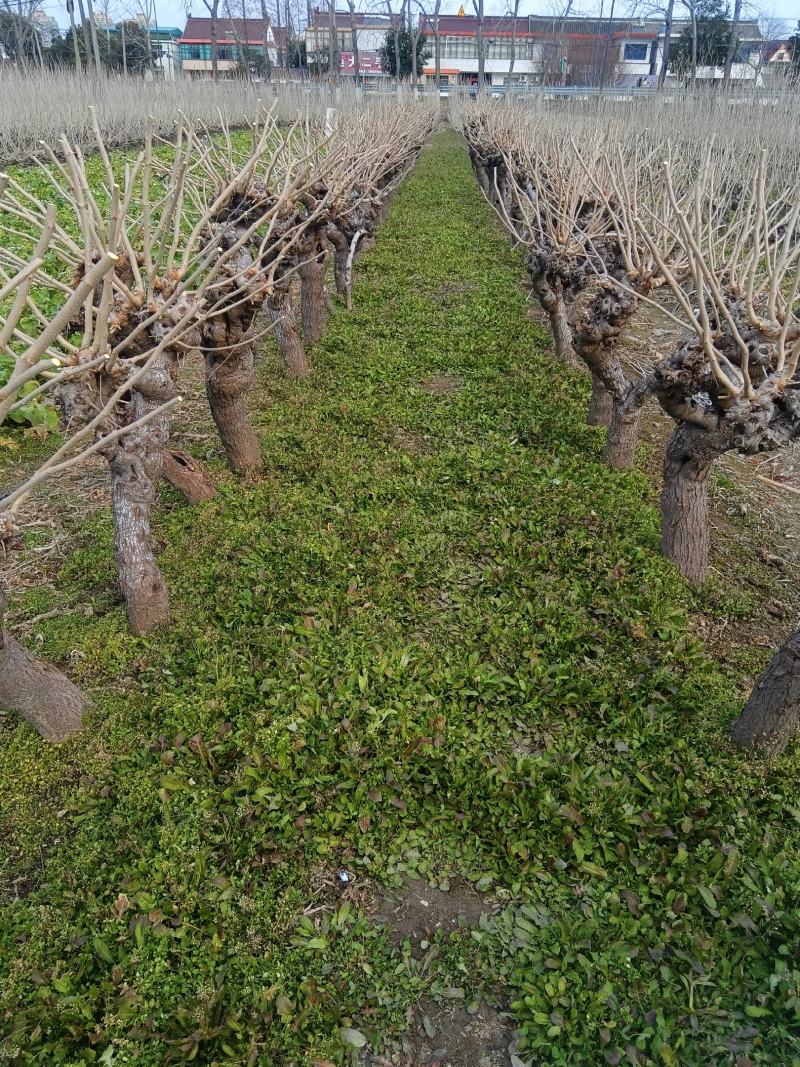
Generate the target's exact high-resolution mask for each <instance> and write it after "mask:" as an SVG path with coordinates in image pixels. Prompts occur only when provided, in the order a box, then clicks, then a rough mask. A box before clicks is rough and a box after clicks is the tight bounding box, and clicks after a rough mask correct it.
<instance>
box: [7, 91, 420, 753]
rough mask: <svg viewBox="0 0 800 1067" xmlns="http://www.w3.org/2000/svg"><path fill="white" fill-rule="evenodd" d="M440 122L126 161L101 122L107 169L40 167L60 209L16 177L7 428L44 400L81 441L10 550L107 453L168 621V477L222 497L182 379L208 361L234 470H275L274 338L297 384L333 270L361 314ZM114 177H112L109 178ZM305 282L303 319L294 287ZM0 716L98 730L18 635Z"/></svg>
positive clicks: (261, 130)
mask: <svg viewBox="0 0 800 1067" xmlns="http://www.w3.org/2000/svg"><path fill="white" fill-rule="evenodd" d="M434 119H435V112H434V110H433V108H432V107H431V106H430V105H428V104H426V103H422V102H420V103H413V104H405V105H404V106H403V107H398V106H396V105H395V106H376V107H370V108H365V109H360V110H352V111H348V112H345V113H344V114H343V115H342V116H341V118H340V121H339V123H338V125H337V126H336V128H335V129H334V130H333V131H330V130H328V131H326V130H325V129H324V128H322V127H321V126H320V125H318V124H315V123H312V122H311V121H309V119H308V118H306V119H305V120H302V119H298V120H297V121H296V122H294V123H293V124H292V125H290V126H286V125H282V124H280V123H279V121H278V120H277V118H276V115H275V112H274V110H264V109H262V110H261V111H260V112H259V113H258V114H257V115H256V116H255V117H254V118H253V119H252V121H251V123H250V126H249V129H248V130H246V131H244V132H242V131H237V132H232V131H231V130H229V129H227V128H223V130H222V133H221V134H220V133H216V132H215V133H212V132H210V131H209V130H207V129H205V128H202V127H199V126H196V125H192V124H190V123H189V122H188V121H187V120H186V119H182V120H181V121H180V123H179V124H178V128H177V136H176V137H175V139H174V141H173V140H171V141H170V142H169V143H167V142H161V141H160V140H159V138H158V137H157V136H156V135H155V132H154V130H153V127H152V124H150V125H148V128H147V130H146V134H145V140H144V145H143V147H142V149H141V151H139V152H138V153H136V154H131V155H128V156H127V157H123V158H122V159H120V158H118V157H113V156H112V154H110V153H109V150H108V148H107V146H106V144H105V142H104V139H103V136H102V133H101V129H100V126H99V124H98V123H96V122H95V124H94V150H95V153H96V155H94V157H93V158H90V157H86V156H84V154H83V151H82V149H81V148H80V147H79V146H78V145H76V144H73V143H71V142H70V141H69V140H68V139H67V138H66V137H62V138H61V139H60V141H59V143H58V144H57V145H55V146H52V147H50V146H44V153H45V156H46V158H44V159H43V160H41V161H40V162H39V163H38V166H39V168H40V170H41V172H42V174H43V175H44V177H45V179H46V182H47V184H48V188H49V190H50V191H49V193H48V195H47V196H42V195H37V194H36V193H34V192H32V191H31V189H30V186H29V184H26V183H25V181H24V180H23V179H22V178H20V177H13V176H11V175H2V176H0V224H2V229H3V233H4V240H3V243H2V247H1V248H0V349H2V351H3V352H4V354H6V355H8V356H10V358H11V362H12V365H11V369H10V371H9V374H8V377H7V380H6V381H5V384H3V385H2V386H0V427H2V425H3V423H4V422H5V420H6V419H8V418H10V417H12V416H13V414H14V412H15V411H16V410H18V409H19V408H20V407H22V406H23V405H25V404H30V403H31V401H32V400H34V399H36V400H38V401H43V402H46V403H48V404H50V405H54V406H55V408H56V409H57V410H58V412H59V416H60V421H61V426H62V428H63V435H62V436H61V438H60V440H59V443H58V445H57V447H53V449H52V450H51V451H50V452H49V454H48V455H47V456H46V457H45V458H44V459H42V461H41V462H40V463H39V464H38V466H37V467H36V469H35V470H34V471H32V472H30V474H29V475H28V476H27V477H26V478H24V480H22V481H21V483H20V484H18V485H15V486H13V487H7V488H6V489H5V490H4V493H3V497H2V499H0V552H3V553H8V552H10V551H12V550H13V549H14V547H15V546H16V545H18V544H19V543H20V534H19V521H18V520H19V515H20V514H21V512H22V510H23V509H24V505H25V501H26V500H27V499H28V498H29V497H30V494H32V493H34V492H35V491H36V490H37V489H38V487H40V486H41V485H42V484H43V483H45V482H47V481H49V480H51V479H54V478H58V477H59V476H61V475H63V474H64V472H65V471H67V470H69V469H70V468H72V467H74V466H75V465H76V464H77V463H80V462H82V461H83V460H85V459H87V458H88V457H89V456H91V455H95V454H99V455H101V456H102V457H103V458H104V459H105V460H106V462H107V466H108V472H109V478H110V485H111V500H112V508H113V516H114V530H115V557H116V564H117V572H118V575H119V583H120V588H121V590H122V594H123V596H124V599H125V602H126V606H127V612H128V619H129V623H130V627H131V630H132V631H133V633H135V634H142V633H145V632H147V631H149V630H151V629H152V628H153V627H155V626H159V625H163V624H164V623H166V622H167V621H168V619H169V612H170V602H169V590H168V588H167V584H166V582H165V580H164V577H163V575H162V574H161V571H160V569H159V565H158V560H157V558H156V552H155V549H154V545H153V539H152V536H151V530H150V520H151V512H152V509H153V506H154V504H155V501H156V491H157V485H158V482H159V479H160V478H161V477H162V476H164V477H167V478H169V479H170V480H171V481H172V482H173V483H174V484H175V485H176V486H177V487H178V488H179V489H181V490H182V491H183V492H184V494H185V496H186V498H187V500H188V501H189V502H192V501H196V500H198V499H203V498H207V497H208V496H209V495H213V493H214V489H213V485H212V484H211V483H210V482H209V480H208V478H207V476H206V475H205V473H204V471H203V470H202V469H201V468H199V467H198V465H197V464H195V463H193V461H192V460H191V458H190V457H186V456H185V455H183V454H181V453H174V452H172V451H171V450H170V449H169V447H168V442H169V437H170V417H171V413H172V411H173V409H174V407H175V406H176V405H177V404H179V403H180V400H181V397H180V395H179V389H180V378H181V371H182V369H183V368H184V366H185V365H186V363H187V361H190V360H201V361H202V365H203V371H204V379H205V387H206V395H207V398H208V404H209V407H210V410H211V414H212V416H213V420H214V423H215V425H216V428H217V431H218V433H219V437H220V441H221V443H222V447H223V449H224V452H225V455H226V457H227V461H228V464H229V466H230V468H231V469H232V470H233V471H236V472H241V473H244V472H247V473H250V474H251V475H252V474H253V473H254V472H258V471H259V470H260V468H261V465H262V457H261V450H260V444H259V440H258V436H257V434H256V432H255V430H254V428H253V425H252V423H251V420H250V417H249V414H248V407H247V393H248V390H249V389H250V387H251V384H252V381H253V369H254V361H255V360H256V358H257V356H258V352H259V348H260V341H261V339H262V338H263V336H264V334H265V333H266V332H267V331H269V330H271V331H273V333H274V336H275V339H276V341H277V346H278V349H279V351H280V354H281V356H282V358H283V362H284V365H285V368H286V373H287V374H288V375H290V376H292V377H295V378H304V377H307V376H308V374H309V372H310V364H309V358H308V354H307V351H306V345H307V344H308V343H313V342H314V341H316V340H318V339H319V337H320V334H321V332H322V330H323V329H324V324H325V315H326V308H327V306H328V303H329V302H328V298H327V292H326V261H327V259H328V255H329V252H330V254H331V256H332V258H333V260H334V265H335V270H334V274H335V279H336V286H337V289H338V291H339V292H340V294H341V295H342V297H343V299H344V300H345V302H346V303H347V304H348V306H349V303H350V285H351V279H352V264H353V258H354V255H355V254H356V251H357V249H358V247H359V246H360V244H361V243H362V242H363V241H364V240H366V239H368V238H369V237H370V236H371V235H372V234H373V233H374V231H375V229H376V228H377V227H378V226H379V224H380V223H381V221H382V219H383V217H384V214H385V211H386V208H387V204H388V201H389V198H390V196H391V194H392V192H393V191H394V189H395V188H396V187H397V185H398V184H399V183H400V182H401V181H402V179H403V177H404V176H405V174H406V173H407V172H408V170H409V168H410V167H411V166H413V163H414V160H415V158H416V155H417V153H418V151H419V149H420V147H421V145H422V143H423V142H424V140H425V138H426V137H427V135H428V133H429V132H430V129H431V127H432V124H433V122H434ZM98 167H99V172H100V178H99V179H98V178H97V171H98ZM296 278H299V280H300V290H301V298H300V304H301V324H298V322H297V320H296V316H295V309H294V303H293V300H292V289H293V282H294V281H295V279H296ZM2 597H3V594H0V705H2V706H3V707H5V708H10V709H12V710H15V711H17V712H19V713H20V714H21V715H23V716H24V717H25V718H26V719H27V720H28V721H29V722H30V723H31V724H32V725H33V726H34V727H35V728H36V729H37V730H38V731H39V732H40V733H41V734H42V735H43V736H45V737H47V738H49V739H52V740H58V739H61V738H64V737H67V736H69V735H70V734H71V733H74V732H75V731H76V730H77V729H78V728H79V727H80V723H81V717H82V713H83V710H84V705H85V698H84V695H83V694H82V693H81V692H80V691H79V690H78V689H77V688H76V687H75V686H74V685H73V684H72V682H70V681H69V680H68V679H67V678H66V677H65V676H63V675H62V674H60V673H59V672H57V671H55V670H53V668H52V667H49V666H48V665H46V664H43V663H42V662H41V661H40V660H38V659H37V658H36V657H35V656H34V655H33V654H32V653H31V652H29V651H28V650H26V649H25V648H23V647H22V646H21V645H19V644H18V643H17V642H16V641H15V640H14V639H13V638H12V637H10V635H8V634H4V633H3V627H2V619H3V609H4V607H5V603H4V599H2Z"/></svg>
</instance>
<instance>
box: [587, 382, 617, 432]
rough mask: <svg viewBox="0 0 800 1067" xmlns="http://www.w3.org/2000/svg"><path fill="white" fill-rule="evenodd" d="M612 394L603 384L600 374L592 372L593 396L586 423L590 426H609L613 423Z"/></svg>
mask: <svg viewBox="0 0 800 1067" xmlns="http://www.w3.org/2000/svg"><path fill="white" fill-rule="evenodd" d="M611 407H612V399H611V393H609V391H608V389H606V387H605V385H604V384H603V379H602V378H601V377H600V375H599V374H596V373H595V372H594V371H592V396H591V399H590V401H589V411H588V413H587V415H586V421H587V422H588V423H589V425H590V426H608V424H609V422H610V421H611Z"/></svg>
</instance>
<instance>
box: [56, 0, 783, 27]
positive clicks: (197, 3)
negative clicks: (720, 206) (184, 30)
mask: <svg viewBox="0 0 800 1067" xmlns="http://www.w3.org/2000/svg"><path fill="white" fill-rule="evenodd" d="M267 2H268V6H269V7H270V8H272V7H274V0H273V2H272V3H270V0H267ZM319 2H320V0H312V3H314V5H315V6H316V5H317V3H319ZM155 3H156V11H157V14H158V21H159V24H160V25H162V26H181V27H183V26H184V25H185V23H186V8H185V7H184V5H183V3H182V0H155ZM109 6H110V8H111V11H112V12H114V10H115V6H116V5H115V4H114V2H113V0H111V3H110V5H109ZM137 6H139V5H137V3H136V0H121V2H120V3H119V11H120V12H122V11H124V10H125V9H128V10H131V9H134V8H136V7H137ZM190 6H191V11H192V14H193V15H206V14H207V12H206V9H205V7H204V6H203V4H202V0H192V2H191V5H190ZM221 6H222V5H221ZM232 6H237V7H240V6H241V4H240V3H237V4H235V5H234V4H232ZM359 6H360V7H361V8H362V9H363V10H368V9H372V10H376V9H378V8H379V9H380V10H384V11H385V4H384V3H380V4H378V3H376V2H373V3H363V4H360V5H359ZM443 6H444V7H445V9H446V11H447V12H448V13H451V14H455V13H456V12H457V11H458V0H453V3H452V4H445V5H443ZM638 6H639V7H640V8H641V5H638ZM655 6H657V0H656V2H655V3H654V4H653V7H655ZM337 7H341V8H342V10H346V4H345V3H344V2H342V3H338V4H337ZM559 7H561V8H562V9H563V2H562V3H561V4H559V3H558V0H531V2H530V3H528V4H526V3H525V2H524V0H523V3H522V4H521V5H520V15H550V14H553V13H554V12H556V11H557V10H558V9H559ZM675 7H676V16H677V15H678V9H679V8H680V0H679V2H678V3H677V4H676V5H675ZM747 7H749V8H750V13H749V14H748V13H746V11H745V12H743V17H750V18H752V17H753V15H754V14H761V13H763V14H764V15H766V16H767V17H769V19H770V21H772V20H781V19H783V20H785V21H786V29H787V32H788V31H789V30H790V28H794V26H795V25H796V24H797V21H798V19H800V0H758V2H755V3H751V4H749V5H747V4H746V5H745V8H747ZM45 9H46V10H47V12H48V14H51V15H53V16H54V17H55V18H56V19H57V20H58V22H59V25H61V26H67V25H69V16H68V15H67V11H66V7H65V5H64V3H63V0H45ZM464 9H465V10H466V12H467V14H471V13H472V5H471V2H470V0H466V2H465V4H464ZM643 9H644V10H646V9H647V5H645V6H644V8H643ZM485 10H486V12H487V14H497V15H499V14H502V13H503V12H505V11H507V10H508V3H507V0H486V7H485ZM599 11H600V3H599V0H586V2H585V3H583V4H581V3H577V4H575V5H574V7H573V13H574V14H576V15H577V14H581V15H597V14H598V13H599ZM607 12H608V0H606V5H605V13H607ZM617 12H618V13H619V14H620V15H622V14H624V12H625V5H624V3H619V2H618V3H617ZM443 13H444V12H443ZM773 32H774V31H773Z"/></svg>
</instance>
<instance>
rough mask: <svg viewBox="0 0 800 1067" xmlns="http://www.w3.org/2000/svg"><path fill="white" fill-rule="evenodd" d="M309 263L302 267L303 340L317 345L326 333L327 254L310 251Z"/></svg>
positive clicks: (320, 251) (319, 249)
mask: <svg viewBox="0 0 800 1067" xmlns="http://www.w3.org/2000/svg"><path fill="white" fill-rule="evenodd" d="M309 256H313V257H314V258H313V259H311V258H309V260H308V262H306V263H304V264H303V265H302V266H301V267H300V320H301V322H302V326H303V338H304V340H305V341H306V342H307V343H308V344H310V345H313V344H316V342H317V341H319V339H320V338H321V337H322V335H323V333H324V332H325V311H326V307H327V302H326V296H327V293H326V291H325V254H324V251H323V250H322V249H321V248H319V246H317V247H316V254H315V250H314V249H312V250H310V251H309Z"/></svg>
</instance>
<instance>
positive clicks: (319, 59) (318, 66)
mask: <svg viewBox="0 0 800 1067" xmlns="http://www.w3.org/2000/svg"><path fill="white" fill-rule="evenodd" d="M330 69H331V57H330V48H329V47H328V45H327V44H320V45H319V47H318V48H316V49H315V50H314V58H313V59H312V60H311V61H310V62H309V64H308V73H309V74H314V75H317V76H319V75H322V74H327V73H328V72H329V71H330Z"/></svg>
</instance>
